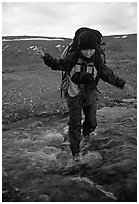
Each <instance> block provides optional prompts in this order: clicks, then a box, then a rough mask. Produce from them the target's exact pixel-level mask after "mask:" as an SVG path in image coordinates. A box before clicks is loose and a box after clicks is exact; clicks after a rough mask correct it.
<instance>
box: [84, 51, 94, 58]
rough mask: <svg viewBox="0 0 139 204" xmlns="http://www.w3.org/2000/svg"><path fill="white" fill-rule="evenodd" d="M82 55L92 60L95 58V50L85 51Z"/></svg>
mask: <svg viewBox="0 0 139 204" xmlns="http://www.w3.org/2000/svg"><path fill="white" fill-rule="evenodd" d="M81 53H82V55H83V56H84V57H86V58H88V59H89V58H91V57H92V56H93V54H94V53H95V49H85V50H81Z"/></svg>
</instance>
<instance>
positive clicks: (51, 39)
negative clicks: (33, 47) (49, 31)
mask: <svg viewBox="0 0 139 204" xmlns="http://www.w3.org/2000/svg"><path fill="white" fill-rule="evenodd" d="M21 40H47V41H53V40H61V41H65V40H64V39H62V38H19V39H16V38H15V39H3V40H2V41H21Z"/></svg>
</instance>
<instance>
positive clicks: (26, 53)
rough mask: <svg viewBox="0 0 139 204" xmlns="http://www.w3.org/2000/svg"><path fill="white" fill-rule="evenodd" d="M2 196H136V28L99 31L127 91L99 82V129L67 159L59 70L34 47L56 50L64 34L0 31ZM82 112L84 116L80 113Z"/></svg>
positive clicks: (66, 198) (43, 198) (7, 199)
mask: <svg viewBox="0 0 139 204" xmlns="http://www.w3.org/2000/svg"><path fill="white" fill-rule="evenodd" d="M2 40H3V41H2V50H3V51H2V64H3V67H2V97H3V98H2V105H3V106H2V113H3V114H2V117H3V118H2V119H3V132H2V146H3V148H2V166H3V180H2V182H3V185H2V190H3V191H2V195H3V196H2V200H3V202H116V201H117V202H136V201H137V132H136V131H137V35H136V34H131V35H121V36H105V37H104V41H105V42H106V46H104V48H105V53H106V61H107V66H110V67H111V68H112V69H113V70H114V72H115V73H117V74H118V75H119V76H120V77H122V78H124V79H126V82H127V84H129V85H130V87H131V89H130V90H120V89H117V88H115V87H114V86H112V85H109V84H107V83H105V82H103V81H100V83H99V86H98V90H99V91H100V92H101V93H98V112H97V118H98V126H97V136H96V137H95V138H93V139H92V140H91V141H90V143H88V144H87V146H86V147H81V153H82V155H83V159H84V164H83V165H81V166H80V168H79V169H74V168H73V169H71V171H70V172H67V171H66V170H65V165H66V163H67V161H68V160H69V159H70V158H71V153H70V149H69V140H68V108H67V105H66V102H65V100H64V99H63V98H61V97H60V89H59V87H60V84H61V72H58V71H52V70H51V69H50V68H49V67H47V66H45V65H44V64H43V60H42V59H39V58H38V57H36V55H35V54H34V51H35V48H36V47H41V48H42V49H43V50H44V51H48V52H50V53H51V55H52V56H54V57H59V56H60V55H61V53H62V51H63V50H64V48H65V47H66V46H67V45H68V44H69V42H71V39H67V38H52V37H43V36H5V37H3V38H2ZM83 118H84V116H83Z"/></svg>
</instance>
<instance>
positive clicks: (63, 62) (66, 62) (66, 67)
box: [36, 50, 75, 71]
mask: <svg viewBox="0 0 139 204" xmlns="http://www.w3.org/2000/svg"><path fill="white" fill-rule="evenodd" d="M36 54H37V55H38V56H40V57H42V59H43V60H44V63H45V64H46V65H47V66H49V67H51V69H53V70H61V71H70V70H71V68H72V67H73V66H74V65H75V59H74V56H73V53H71V54H69V55H67V57H66V58H65V59H57V58H53V57H52V56H51V55H50V54H48V53H44V52H43V51H42V50H37V52H36Z"/></svg>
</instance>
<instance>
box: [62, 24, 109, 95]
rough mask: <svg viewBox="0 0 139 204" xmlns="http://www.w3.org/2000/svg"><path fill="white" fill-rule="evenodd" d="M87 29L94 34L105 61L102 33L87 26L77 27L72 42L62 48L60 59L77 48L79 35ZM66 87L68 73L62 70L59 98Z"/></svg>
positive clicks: (65, 91) (66, 89)
mask: <svg viewBox="0 0 139 204" xmlns="http://www.w3.org/2000/svg"><path fill="white" fill-rule="evenodd" d="M88 30H89V31H91V32H92V33H93V34H95V36H96V39H97V46H98V47H99V48H100V52H101V56H102V58H103V62H104V63H106V59H105V53H104V49H103V48H102V47H101V46H102V45H105V43H104V42H103V36H102V34H101V33H100V32H99V31H98V30H94V29H91V28H87V27H82V28H79V29H78V30H77V31H76V32H75V36H74V38H73V40H72V42H71V43H70V44H69V45H68V46H67V47H66V48H65V49H64V51H63V53H62V55H61V59H64V58H65V57H66V56H67V55H68V54H69V53H71V52H73V51H75V50H76V49H77V46H78V39H79V35H80V34H81V33H82V32H84V31H88ZM68 87H69V74H68V73H67V72H64V71H62V83H61V87H60V90H61V98H62V95H63V94H62V93H64V97H66V95H67V91H68Z"/></svg>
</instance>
